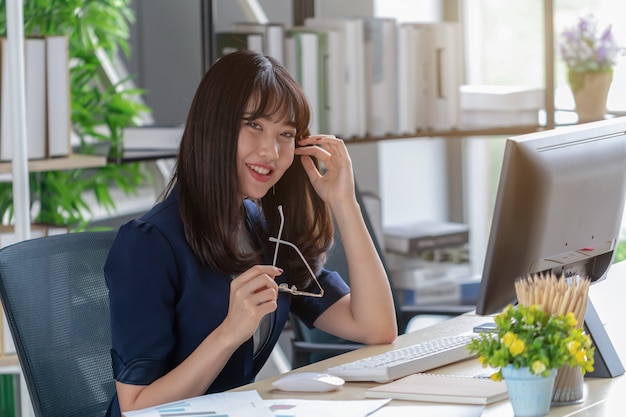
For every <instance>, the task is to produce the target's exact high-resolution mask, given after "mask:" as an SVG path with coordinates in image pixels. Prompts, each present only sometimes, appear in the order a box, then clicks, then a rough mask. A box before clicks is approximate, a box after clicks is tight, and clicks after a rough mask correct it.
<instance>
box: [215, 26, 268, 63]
mask: <svg viewBox="0 0 626 417" xmlns="http://www.w3.org/2000/svg"><path fill="white" fill-rule="evenodd" d="M215 45H216V51H217V57H218V58H221V57H223V56H224V55H227V54H230V53H232V52H235V51H239V50H242V49H249V50H251V51H257V52H260V53H263V34H261V33H256V32H235V31H230V32H217V33H216V34H215Z"/></svg>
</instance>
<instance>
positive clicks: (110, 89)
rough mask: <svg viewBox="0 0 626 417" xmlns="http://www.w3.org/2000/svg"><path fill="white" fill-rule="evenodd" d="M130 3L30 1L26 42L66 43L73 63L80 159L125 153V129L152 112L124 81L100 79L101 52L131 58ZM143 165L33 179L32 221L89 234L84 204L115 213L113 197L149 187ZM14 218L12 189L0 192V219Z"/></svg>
mask: <svg viewBox="0 0 626 417" xmlns="http://www.w3.org/2000/svg"><path fill="white" fill-rule="evenodd" d="M130 1H131V0H64V1H51V0H25V1H24V4H23V7H24V32H25V34H26V35H27V36H28V35H66V36H67V37H68V40H69V55H70V86H71V87H70V89H71V91H70V99H71V118H72V128H73V131H74V133H75V134H76V135H77V136H78V138H79V140H80V143H79V145H78V150H75V152H78V153H86V154H92V153H94V152H95V146H94V145H95V144H97V143H98V142H108V143H110V145H111V146H110V151H109V155H108V156H115V152H116V151H117V149H119V148H120V146H119V145H120V144H121V140H122V132H123V129H124V127H127V126H131V125H134V124H136V121H137V120H138V116H139V115H140V114H141V112H149V108H147V107H146V106H145V105H142V104H140V103H139V102H138V101H137V100H133V96H137V95H139V94H141V93H142V91H141V90H139V89H126V88H124V87H123V83H124V82H125V81H126V80H123V81H122V82H120V83H118V84H117V85H111V83H110V82H109V80H108V79H107V76H106V74H105V73H104V72H103V71H102V66H101V63H100V62H99V60H98V58H97V55H96V51H102V52H104V53H106V54H107V55H108V56H109V57H113V55H114V54H116V53H117V52H118V50H121V51H123V52H124V53H127V54H128V53H129V46H128V43H127V40H128V37H129V26H128V25H129V23H130V22H132V21H133V19H134V14H133V11H132V9H131V7H130ZM5 9H6V5H5V0H0V31H1V32H0V35H1V36H6V14H5ZM144 177H145V175H144V173H143V172H142V170H141V167H140V165H139V164H138V163H130V164H117V163H107V165H106V166H104V167H101V168H96V169H71V170H63V171H47V172H39V173H31V174H30V192H31V202H32V203H37V205H38V210H37V211H36V213H34V218H33V221H34V222H37V223H44V224H54V225H64V226H69V227H70V228H73V229H81V228H84V227H85V226H86V225H87V223H88V219H87V215H88V213H89V212H90V207H89V205H88V204H87V203H86V201H85V199H84V195H85V193H87V192H93V193H94V195H95V197H96V200H97V201H98V203H99V204H101V205H102V206H103V207H104V208H105V209H106V210H107V211H109V212H110V211H112V210H113V209H114V208H115V203H114V201H113V199H112V197H111V194H110V192H109V189H110V187H111V186H117V187H119V188H120V189H121V190H122V191H124V192H125V193H127V194H129V193H133V192H134V191H135V190H136V189H137V187H138V186H139V185H140V184H141V183H142V181H143V180H144ZM12 214H13V197H12V190H11V184H8V183H1V184H0V215H1V216H2V219H3V221H5V222H6V221H10V220H11V218H12Z"/></svg>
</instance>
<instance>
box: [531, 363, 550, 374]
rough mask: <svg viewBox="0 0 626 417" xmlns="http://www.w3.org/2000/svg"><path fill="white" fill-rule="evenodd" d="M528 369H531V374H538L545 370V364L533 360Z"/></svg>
mask: <svg viewBox="0 0 626 417" xmlns="http://www.w3.org/2000/svg"><path fill="white" fill-rule="evenodd" d="M530 369H531V370H532V372H533V374H535V375H539V374H540V373H542V372H543V371H545V370H546V364H545V363H543V362H541V361H534V362H533V364H532V365H531V367H530Z"/></svg>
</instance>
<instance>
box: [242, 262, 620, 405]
mask: <svg viewBox="0 0 626 417" xmlns="http://www.w3.org/2000/svg"><path fill="white" fill-rule="evenodd" d="M590 297H591V300H592V302H593V304H594V306H595V308H596V310H597V311H598V314H599V316H600V318H601V319H602V321H603V322H604V323H605V328H606V330H607V332H608V334H609V336H610V337H611V340H612V342H613V345H614V346H615V348H616V350H617V352H618V355H619V356H620V359H621V361H622V363H623V364H626V336H624V334H623V333H624V332H623V331H621V329H620V328H619V327H620V326H621V327H623V323H622V324H621V325H620V323H619V322H620V320H623V317H624V316H625V314H626V312H625V309H626V262H621V263H619V264H616V265H614V266H613V267H612V268H611V270H610V273H609V277H608V278H607V279H606V280H605V281H603V282H600V283H597V284H595V285H593V286H592V287H591V290H590ZM487 319H488V318H486V317H483V316H477V315H475V314H469V313H468V314H465V315H463V316H459V317H455V318H453V319H450V320H448V321H445V322H443V323H440V324H437V325H434V326H432V327H428V328H426V329H422V330H419V331H416V332H414V333H408V334H405V335H402V336H400V337H398V339H397V340H396V342H395V343H393V344H391V345H379V346H368V347H366V348H363V349H359V350H357V351H353V352H349V353H346V354H343V355H340V356H336V357H334V358H330V359H327V360H324V361H321V362H318V363H314V364H311V365H308V366H306V367H303V368H300V369H299V371H304V370H308V371H323V370H324V369H326V368H328V367H329V366H334V365H338V364H341V363H344V362H348V361H352V360H355V359H359V358H364V357H368V356H371V355H375V354H378V353H381V352H384V351H385V350H388V349H390V348H395V347H402V346H407V345H410V344H413V343H416V342H421V341H426V340H428V339H432V338H436V337H440V336H445V335H449V334H454V333H462V332H465V331H468V330H471V328H472V327H473V326H474V325H476V324H479V323H482V322H484V321H486V320H487ZM436 372H437V373H450V374H458V375H475V374H477V373H480V372H484V370H483V369H482V368H481V366H480V364H478V361H477V360H476V359H468V360H466V361H463V362H459V363H456V364H452V365H448V366H445V367H442V368H439V369H437V370H436ZM276 378H277V377H273V378H268V379H265V380H262V381H258V382H256V383H254V384H250V385H246V386H243V387H240V388H238V389H237V390H238V391H239V390H250V389H255V390H257V391H258V392H259V394H260V395H261V397H262V398H264V399H272V398H301V399H315V400H358V399H365V397H364V392H365V390H366V389H367V388H369V387H371V386H374V385H377V384H376V383H369V382H358V383H355V382H347V383H346V384H345V386H344V387H343V388H342V389H341V390H339V391H336V392H332V393H311V394H309V393H291V392H280V391H277V390H274V389H273V388H272V386H271V382H272V381H273V380H274V379H276ZM625 398H626V376H625V375H622V376H619V377H616V378H606V379H605V378H585V394H584V402H583V403H581V404H577V405H570V406H560V407H552V408H551V409H550V414H549V416H555V417H565V416H567V417H570V416H572V417H602V416H606V417H614V416H618V415H623V414H624V404H625V403H624V399H625ZM407 404H410V402H406V401H396V400H394V401H391V402H390V403H389V404H388V405H387V406H386V407H394V406H398V405H407ZM483 416H484V417H513V409H512V407H511V404H510V402H509V401H501V402H498V403H496V404H491V405H489V406H487V407H486V408H485V412H484V413H483Z"/></svg>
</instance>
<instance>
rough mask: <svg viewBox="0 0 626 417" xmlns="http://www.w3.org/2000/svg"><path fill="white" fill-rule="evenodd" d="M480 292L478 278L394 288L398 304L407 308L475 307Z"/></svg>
mask: <svg viewBox="0 0 626 417" xmlns="http://www.w3.org/2000/svg"><path fill="white" fill-rule="evenodd" d="M479 290H480V279H479V278H472V277H466V278H459V279H457V280H455V281H447V282H441V283H431V284H429V285H424V286H420V287H411V288H400V287H399V288H396V294H397V296H398V299H399V300H400V303H401V304H402V305H407V306H432V305H441V304H446V305H454V306H475V305H476V302H477V300H478V291H479Z"/></svg>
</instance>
